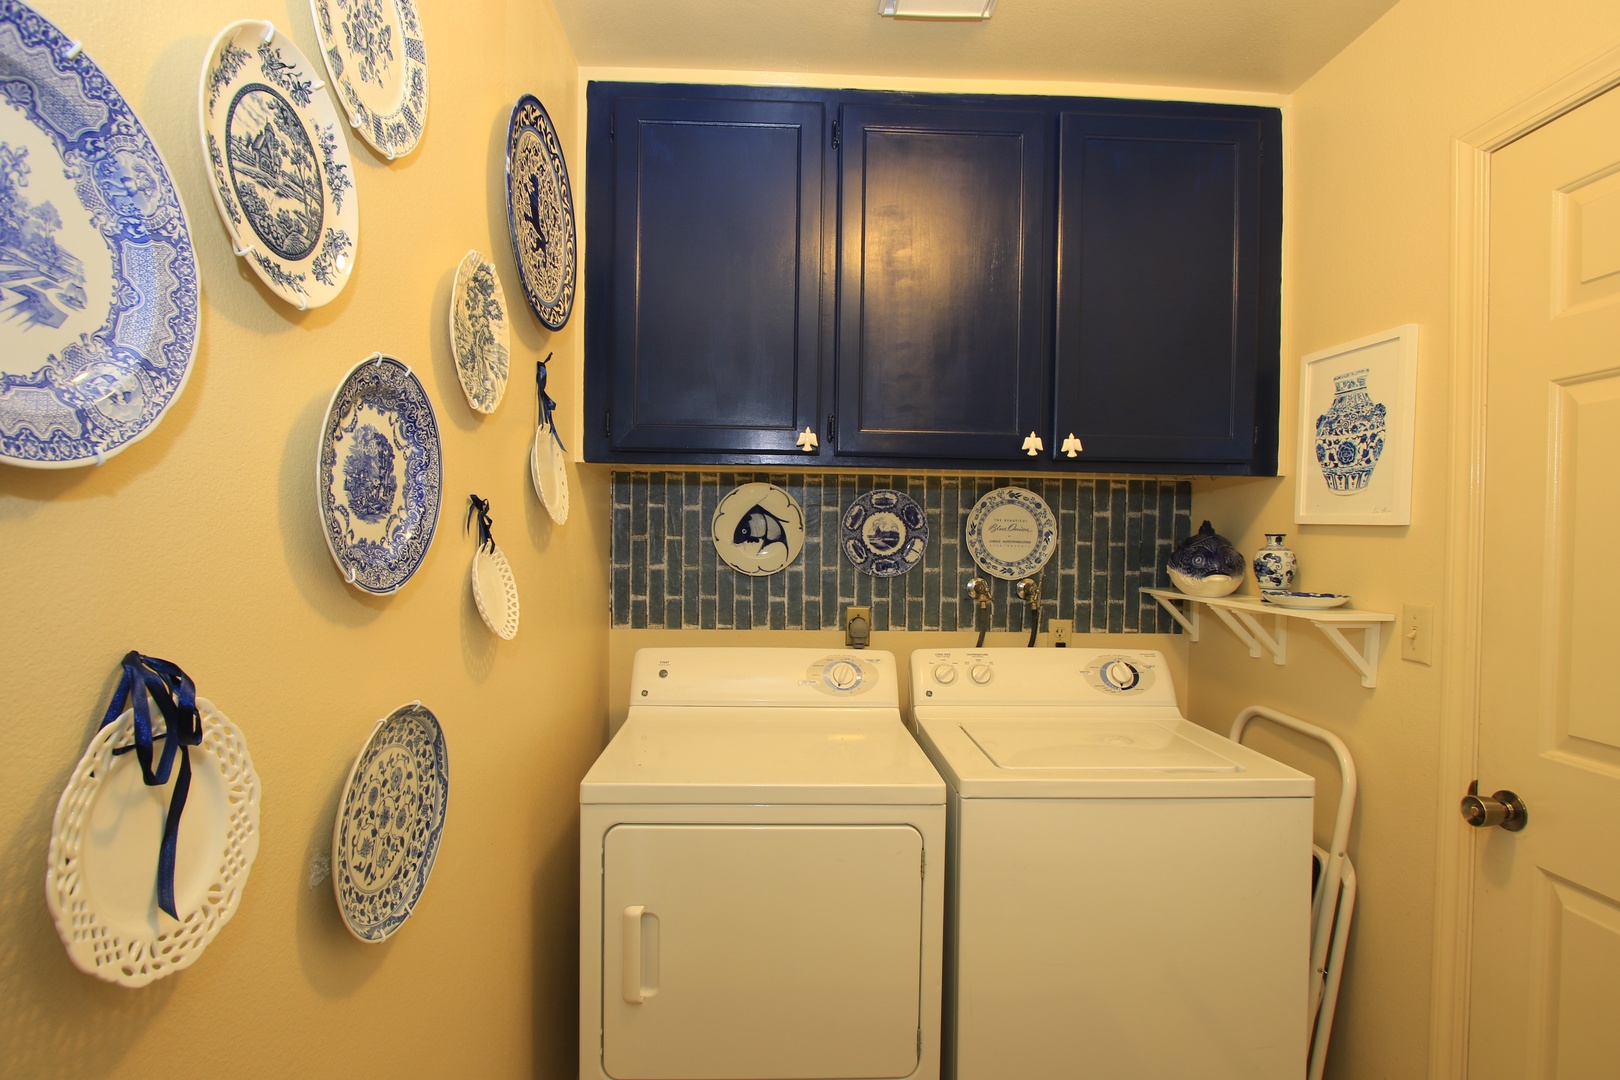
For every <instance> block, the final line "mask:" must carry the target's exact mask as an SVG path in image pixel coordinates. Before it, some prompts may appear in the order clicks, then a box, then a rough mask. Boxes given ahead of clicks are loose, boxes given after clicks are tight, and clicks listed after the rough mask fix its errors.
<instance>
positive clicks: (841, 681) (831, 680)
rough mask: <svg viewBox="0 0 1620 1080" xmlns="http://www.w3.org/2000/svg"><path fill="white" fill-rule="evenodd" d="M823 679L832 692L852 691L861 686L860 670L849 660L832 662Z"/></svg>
mask: <svg viewBox="0 0 1620 1080" xmlns="http://www.w3.org/2000/svg"><path fill="white" fill-rule="evenodd" d="M823 677H824V678H825V679H826V680H827V685H828V686H830V687H832V688H833V689H834V690H853V689H855V688H856V687H857V686H859V685H861V669H860V667H859V665H857V664H856V663H855V662H854V661H851V660H834V661H833V662H832V663H830V664H828V665H827V670H826V672H825V673H824V675H823Z"/></svg>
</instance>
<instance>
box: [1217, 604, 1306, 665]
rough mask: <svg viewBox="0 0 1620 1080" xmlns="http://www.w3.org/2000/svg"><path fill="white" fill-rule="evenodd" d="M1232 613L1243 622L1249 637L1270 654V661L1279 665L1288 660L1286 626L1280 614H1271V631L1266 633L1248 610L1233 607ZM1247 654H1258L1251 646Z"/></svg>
mask: <svg viewBox="0 0 1620 1080" xmlns="http://www.w3.org/2000/svg"><path fill="white" fill-rule="evenodd" d="M1216 610H1217V611H1220V610H1222V609H1220V608H1216ZM1232 614H1233V615H1234V616H1235V617H1236V618H1237V619H1238V620H1239V621H1240V622H1242V623H1243V627H1244V629H1246V630H1248V632H1249V635H1250V637H1251V638H1253V639H1254V641H1256V642H1257V643H1258V644H1259V645H1260V647H1261V648H1262V649H1264V650H1265V651H1266V652H1268V653H1270V654H1271V662H1272V663H1273V664H1276V665H1277V666H1278V667H1281V666H1282V665H1284V664H1286V663H1287V662H1288V627H1287V626H1286V625H1285V624H1284V623H1283V619H1282V616H1280V615H1274V616H1272V618H1271V633H1269V634H1268V633H1266V630H1265V627H1263V626H1261V625H1260V620H1259V619H1257V618H1255V617H1254V616H1253V615H1251V614H1250V613H1249V612H1247V611H1242V610H1236V609H1234V610H1233V611H1232ZM1249 655H1250V656H1256V657H1257V656H1259V655H1260V654H1259V653H1258V652H1255V651H1254V650H1253V649H1252V648H1251V649H1250V650H1249Z"/></svg>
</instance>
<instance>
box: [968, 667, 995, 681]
mask: <svg viewBox="0 0 1620 1080" xmlns="http://www.w3.org/2000/svg"><path fill="white" fill-rule="evenodd" d="M990 675H991V671H990V665H989V664H974V665H973V666H972V667H970V668H968V678H970V679H972V680H973V681H974V682H976V683H978V684H979V685H980V686H983V685H985V684H986V683H988V682H989V681H990Z"/></svg>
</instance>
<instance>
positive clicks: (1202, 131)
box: [1051, 114, 1260, 462]
mask: <svg viewBox="0 0 1620 1080" xmlns="http://www.w3.org/2000/svg"><path fill="white" fill-rule="evenodd" d="M1259 150H1260V138H1259V125H1258V123H1255V122H1249V121H1244V120H1221V119H1212V118H1206V117H1198V118H1178V117H1142V116H1131V117H1116V116H1089V115H1075V114H1066V115H1065V116H1064V117H1063V120H1062V146H1061V150H1060V165H1059V168H1060V173H1061V176H1060V182H1059V183H1060V187H1059V192H1060V194H1059V206H1060V210H1059V214H1060V222H1059V238H1058V331H1057V363H1056V380H1055V409H1054V420H1055V429H1054V435H1055V437H1054V439H1053V440H1052V446H1051V449H1053V450H1054V451H1056V450H1057V448H1058V447H1059V446H1060V445H1061V443H1062V440H1063V439H1064V438H1065V436H1066V435H1067V434H1068V433H1070V432H1071V431H1072V432H1074V433H1075V434H1077V435H1079V436H1080V438H1081V439H1082V441H1083V443H1084V446H1085V451H1084V453H1085V456H1086V457H1087V458H1091V459H1111V458H1112V459H1131V460H1139V461H1154V460H1159V461H1184V462H1197V461H1244V460H1248V459H1249V458H1250V457H1251V456H1252V454H1253V449H1254V440H1255V435H1254V421H1255V376H1256V367H1255V364H1256V349H1257V333H1258V320H1259V308H1258V284H1259V265H1260V264H1259V256H1260V252H1259V243H1260V227H1259V226H1260V214H1259V188H1260V183H1259V181H1260V171H1259Z"/></svg>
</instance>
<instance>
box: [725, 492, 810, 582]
mask: <svg viewBox="0 0 1620 1080" xmlns="http://www.w3.org/2000/svg"><path fill="white" fill-rule="evenodd" d="M709 526H710V530H711V535H712V536H713V537H714V549H715V551H717V552H718V553H719V555H720V559H721V561H722V562H724V563H725V564H726V565H727V566H729V567H731V568H732V569H733V570H735V571H737V572H738V573H740V574H747V575H748V576H749V577H764V576H765V575H767V574H774V573H776V572H777V571H779V570H785V569H787V568H788V566H790V565H792V563H793V560H794V559H797V558H798V557H799V552H800V551H801V550H803V548H804V508H803V507H801V506H800V505H799V501H798V500H797V499H795V498H794V497H793V496H792V495H790V494H788V493H787V492H786V491H784V490H782V489H781V488H779V487H777V486H776V485H775V484H765V483H752V484H739V485H737V486H736V487H734V488H732V489H731V490H730V491H728V492H726V494H725V496H724V497H723V498H721V500H720V505H719V506H717V507H715V509H714V518H713V520H711V521H710V523H709Z"/></svg>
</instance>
